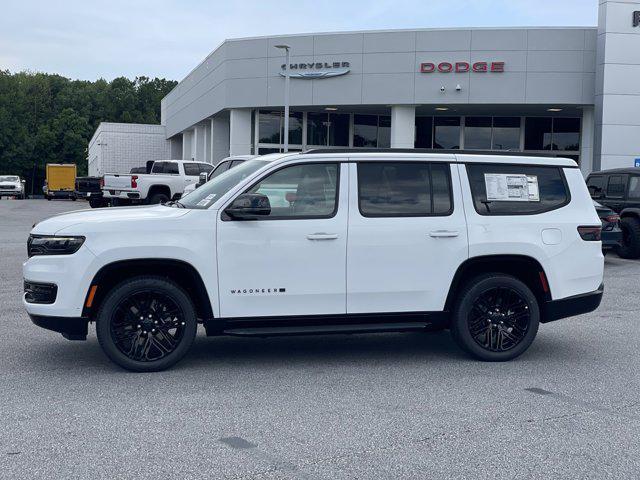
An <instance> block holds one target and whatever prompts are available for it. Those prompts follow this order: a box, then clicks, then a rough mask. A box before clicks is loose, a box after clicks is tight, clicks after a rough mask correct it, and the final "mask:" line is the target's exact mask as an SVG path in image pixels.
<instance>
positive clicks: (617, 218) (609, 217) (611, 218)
mask: <svg viewBox="0 0 640 480" xmlns="http://www.w3.org/2000/svg"><path fill="white" fill-rule="evenodd" d="M604 219H605V220H606V221H607V222H609V223H618V222H619V221H620V215H617V214H616V215H607V216H606V217H604Z"/></svg>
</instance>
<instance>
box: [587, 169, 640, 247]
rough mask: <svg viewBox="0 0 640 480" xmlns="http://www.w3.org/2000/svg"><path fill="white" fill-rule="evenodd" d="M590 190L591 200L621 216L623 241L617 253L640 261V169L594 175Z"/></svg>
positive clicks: (603, 172) (588, 179)
mask: <svg viewBox="0 0 640 480" xmlns="http://www.w3.org/2000/svg"><path fill="white" fill-rule="evenodd" d="M587 187H588V188H589V193H590V195H591V198H593V199H594V200H596V201H597V202H598V203H600V204H602V205H604V206H605V207H609V208H610V209H611V210H613V211H614V212H615V213H617V214H618V215H620V228H621V229H622V241H621V244H620V246H619V247H617V248H616V253H617V254H618V255H620V256H621V257H622V258H640V168H618V169H613V170H603V171H601V172H593V173H592V174H590V175H589V176H588V177H587Z"/></svg>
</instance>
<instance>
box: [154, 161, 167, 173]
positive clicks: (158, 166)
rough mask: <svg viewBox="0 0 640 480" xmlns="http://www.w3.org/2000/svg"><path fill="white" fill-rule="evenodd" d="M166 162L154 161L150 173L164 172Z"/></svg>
mask: <svg viewBox="0 0 640 480" xmlns="http://www.w3.org/2000/svg"><path fill="white" fill-rule="evenodd" d="M166 164H167V162H154V163H153V168H152V169H151V173H164V166H165V165H166Z"/></svg>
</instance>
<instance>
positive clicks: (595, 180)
mask: <svg viewBox="0 0 640 480" xmlns="http://www.w3.org/2000/svg"><path fill="white" fill-rule="evenodd" d="M587 187H588V188H589V194H590V195H591V196H592V197H593V198H601V197H603V196H604V177H602V176H597V177H589V178H588V179H587Z"/></svg>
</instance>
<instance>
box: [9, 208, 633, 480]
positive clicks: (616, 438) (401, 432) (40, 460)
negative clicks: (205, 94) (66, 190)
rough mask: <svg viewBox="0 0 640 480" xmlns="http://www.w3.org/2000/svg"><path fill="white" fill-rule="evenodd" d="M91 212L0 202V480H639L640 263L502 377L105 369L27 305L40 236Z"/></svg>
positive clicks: (238, 361)
mask: <svg viewBox="0 0 640 480" xmlns="http://www.w3.org/2000/svg"><path fill="white" fill-rule="evenodd" d="M78 208H87V206H86V204H85V203H83V202H70V201H53V202H46V201H44V200H25V201H6V200H2V201H0V250H1V252H0V253H1V255H0V305H1V306H2V308H1V309H0V325H1V327H2V332H3V335H2V337H3V339H2V343H1V344H0V411H1V415H0V422H1V428H0V477H2V478H40V477H45V476H46V477H49V478H109V479H111V478H180V479H182V478H232V479H235V478H308V479H337V478H375V479H380V478H447V479H449V478H474V479H475V478H492V479H503V478H504V479H507V478H508V479H524V478H594V479H604V478H616V479H617V478H637V476H638V472H639V471H640V442H639V440H638V432H639V431H640V399H639V397H638V391H639V388H640V380H639V374H638V372H640V354H639V350H640V330H639V329H638V311H639V310H640V308H639V307H640V295H638V291H639V289H640V262H636V261H629V260H622V259H619V258H617V257H615V256H612V257H608V258H607V261H606V279H605V285H606V292H605V297H604V300H603V303H602V305H601V307H600V309H599V310H597V311H596V312H593V313H592V314H589V315H584V316H580V317H575V318H571V319H566V320H562V321H559V322H556V323H553V324H548V325H543V326H542V327H541V329H540V332H539V334H538V337H537V339H536V341H535V342H534V344H533V346H532V347H531V348H530V349H529V351H528V352H527V353H526V354H525V355H523V356H522V357H520V358H519V359H517V360H515V361H513V362H510V363H502V364H488V363H480V362H476V361H473V360H470V359H468V358H466V357H465V356H464V355H463V354H461V352H460V351H459V350H458V349H457V348H456V347H455V345H454V344H453V342H452V340H451V339H450V338H449V335H448V333H446V332H445V333H438V334H416V333H406V334H379V335H351V336H344V335H336V336H323V337H289V338H284V337H283V338H269V339H242V338H207V337H205V336H204V334H203V332H201V334H200V335H199V337H198V338H197V339H196V342H195V344H194V348H193V349H192V351H191V353H190V355H188V357H187V358H186V359H185V360H183V361H182V362H181V363H180V364H178V366H177V367H175V368H174V369H172V370H170V371H167V372H162V373H154V374H133V373H128V372H125V371H123V370H121V369H119V368H118V367H116V366H115V365H113V364H111V363H110V362H109V361H108V360H107V359H106V357H105V356H104V355H103V354H102V352H101V350H100V348H99V346H98V343H97V341H96V337H95V331H94V328H93V326H91V327H90V335H89V339H88V341H86V342H70V341H67V340H65V339H63V338H62V336H60V335H59V334H56V333H53V332H48V331H45V330H42V329H40V328H38V327H36V326H34V325H32V324H31V322H30V321H29V319H28V317H27V315H26V313H25V312H24V310H23V307H22V304H21V292H22V270H21V268H22V262H23V261H24V260H25V259H26V248H25V244H26V238H27V235H28V232H29V230H30V228H31V225H32V224H33V223H34V222H35V221H38V220H41V219H43V218H46V217H49V216H51V215H53V214H56V213H59V212H64V211H68V210H74V209H78Z"/></svg>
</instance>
